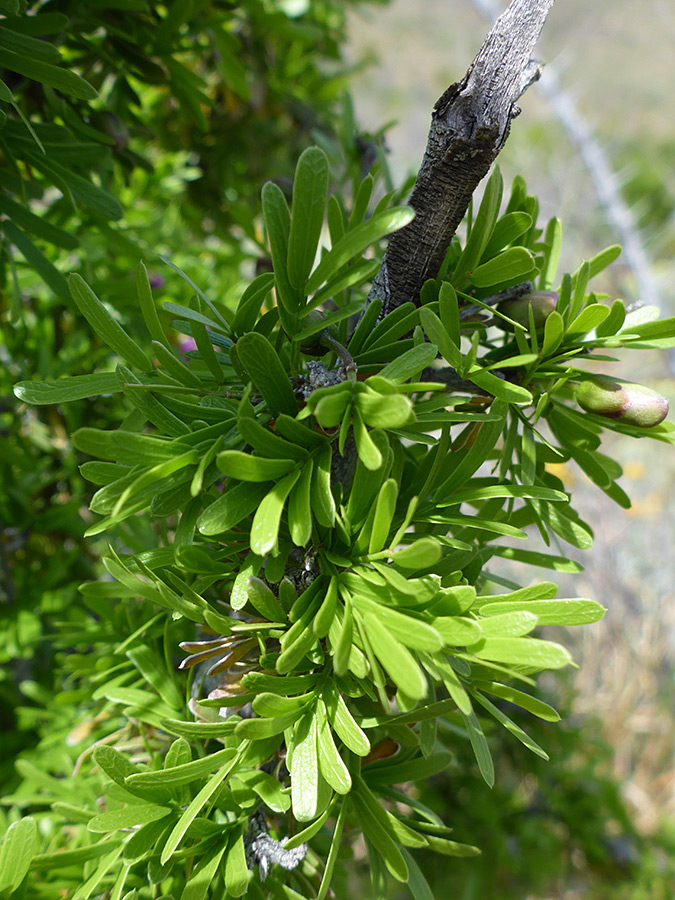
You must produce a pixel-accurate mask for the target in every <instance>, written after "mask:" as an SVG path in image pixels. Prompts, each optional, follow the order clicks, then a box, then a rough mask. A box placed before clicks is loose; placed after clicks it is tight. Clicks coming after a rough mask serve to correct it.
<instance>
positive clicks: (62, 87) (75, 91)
mask: <svg viewBox="0 0 675 900" xmlns="http://www.w3.org/2000/svg"><path fill="white" fill-rule="evenodd" d="M2 62H3V66H4V68H6V69H9V70H10V71H12V72H18V73H19V75H24V76H25V77H26V78H30V79H31V80H32V81H38V82H39V83H40V84H47V85H49V86H50V87H53V88H56V89H57V90H59V91H62V92H63V93H64V94H68V95H69V96H70V97H77V99H78V100H93V99H94V98H95V97H98V94H97V93H96V90H95V89H94V88H93V87H92V86H91V85H90V84H89V82H88V81H85V80H84V78H80V76H79V75H76V74H75V72H71V71H70V70H69V69H65V68H61V67H60V66H55V65H52V63H48V62H44V61H43V60H41V59H35V57H34V56H27V55H26V54H25V53H23V52H22V53H17V52H15V51H14V50H9V49H7V48H6V47H5V48H3V51H2Z"/></svg>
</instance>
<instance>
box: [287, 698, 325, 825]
mask: <svg viewBox="0 0 675 900" xmlns="http://www.w3.org/2000/svg"><path fill="white" fill-rule="evenodd" d="M292 748H293V752H292V756H291V764H290V773H291V803H292V806H293V815H294V816H295V818H296V819H297V820H298V822H308V821H310V819H314V818H315V817H316V816H317V815H318V813H319V812H320V810H319V809H318V804H319V779H320V777H321V776H320V774H319V758H318V752H317V719H316V716H315V715H313V714H308V715H305V716H304V717H303V718H302V719H301V720H300V721H299V722H298V724H297V726H296V728H295V730H294V733H293V743H292Z"/></svg>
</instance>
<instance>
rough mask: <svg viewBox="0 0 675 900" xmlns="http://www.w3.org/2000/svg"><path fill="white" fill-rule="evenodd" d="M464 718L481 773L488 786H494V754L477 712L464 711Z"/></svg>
mask: <svg viewBox="0 0 675 900" xmlns="http://www.w3.org/2000/svg"><path fill="white" fill-rule="evenodd" d="M462 716H463V718H464V726H465V728H466V732H467V734H468V735H469V740H470V741H471V746H472V748H473V752H474V756H475V757H476V762H477V763H478V768H479V769H480V774H481V775H482V776H483V780H484V781H485V783H486V784H487V786H488V787H494V784H495V767H494V763H493V762H492V754H491V753H490V748H489V747H488V742H487V740H486V739H485V735H484V734H483V729H482V728H481V726H480V722H479V721H478V719H477V718H476V713H475V712H471V713H469V715H466V714H465V713H462Z"/></svg>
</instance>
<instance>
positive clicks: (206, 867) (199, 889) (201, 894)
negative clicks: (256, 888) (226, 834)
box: [180, 843, 248, 900]
mask: <svg viewBox="0 0 675 900" xmlns="http://www.w3.org/2000/svg"><path fill="white" fill-rule="evenodd" d="M226 849H227V844H225V843H223V844H222V845H221V846H220V847H219V846H215V847H212V848H211V849H210V850H208V851H207V852H206V853H205V854H204V856H203V857H202V860H201V862H200V863H199V865H198V866H197V868H196V869H195V870H194V871H193V872H192V873H191V874H190V877H189V879H188V880H187V881H186V883H185V887H184V888H183V892H182V894H181V895H180V900H204V898H205V897H206V895H207V894H208V891H209V888H210V887H211V882H212V881H213V878H214V876H215V874H216V872H217V871H218V866H219V865H220V860H221V859H222V857H223V854H224V853H225V850H226ZM234 862H235V860H233V863H229V856H228V863H229V865H230V867H232V866H233V864H234ZM225 871H226V873H227V864H226V869H225ZM247 874H248V873H247ZM226 877H227V876H226ZM228 891H229V887H228ZM230 893H231V894H232V892H231V891H230ZM232 896H233V897H234V896H237V895H236V894H232Z"/></svg>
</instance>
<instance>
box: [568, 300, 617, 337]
mask: <svg viewBox="0 0 675 900" xmlns="http://www.w3.org/2000/svg"><path fill="white" fill-rule="evenodd" d="M608 315H609V307H608V306H605V305H604V303H591V304H590V306H587V307H586V308H585V309H582V311H581V312H580V313H579V315H578V316H577V317H576V318H575V319H574V321H572V322H571V323H570V324H569V325H568V327H567V332H566V334H565V337H566V338H567V340H574V339H575V338H578V337H581V336H582V335H584V334H587V333H588V332H589V331H592V330H593V329H594V328H596V327H597V326H598V325H600V324H601V323H602V322H604V321H605V319H606V318H607V316H608Z"/></svg>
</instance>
